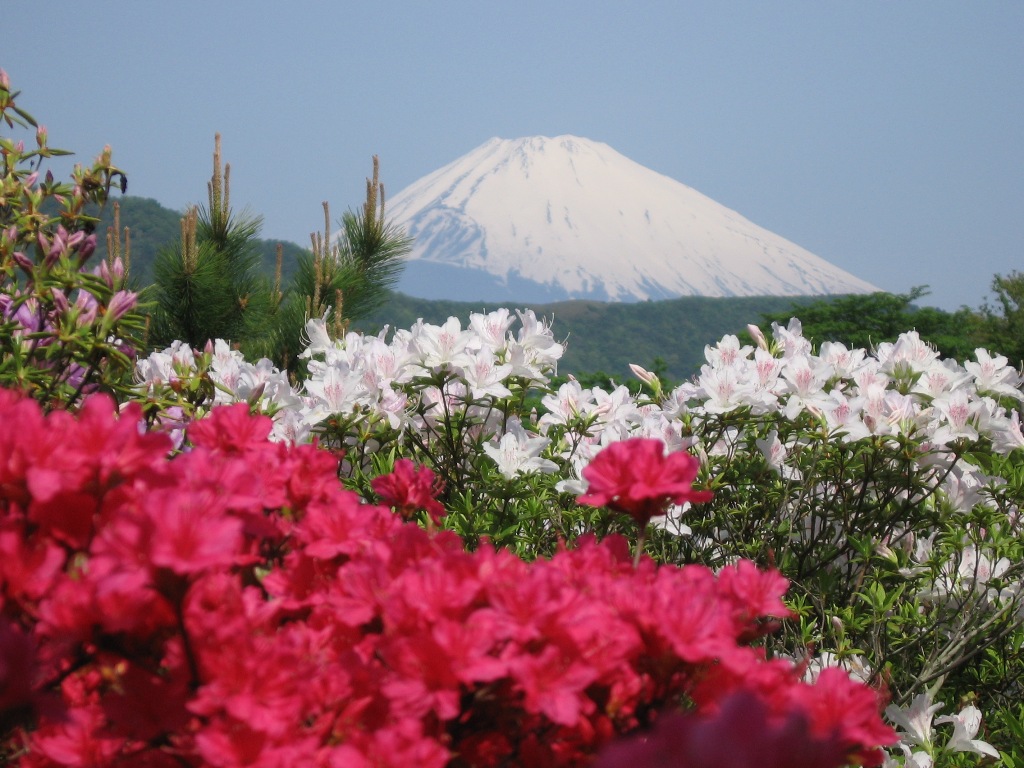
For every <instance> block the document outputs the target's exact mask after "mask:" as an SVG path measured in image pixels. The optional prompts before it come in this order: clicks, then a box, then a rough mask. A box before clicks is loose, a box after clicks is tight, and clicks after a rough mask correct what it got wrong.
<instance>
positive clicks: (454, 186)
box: [388, 136, 878, 303]
mask: <svg viewBox="0 0 1024 768" xmlns="http://www.w3.org/2000/svg"><path fill="white" fill-rule="evenodd" d="M388 217H389V219H390V220H391V221H393V222H394V223H395V224H397V225H399V226H401V227H403V228H404V229H405V232H406V234H408V235H410V236H411V237H412V238H413V249H412V252H411V254H410V255H409V257H408V261H407V263H406V266H405V269H404V271H403V274H402V277H401V278H400V280H399V282H398V285H397V289H398V290H399V291H401V292H403V293H406V294H408V295H411V296H416V297H419V298H425V299H459V300H469V301H476V300H482V301H488V302H502V301H515V302H528V303H547V302H552V301H561V300H564V299H570V298H571V299H583V298H586V299H596V300H600V301H642V300H646V299H667V298H675V297H679V296H799V295H823V294H845V293H868V292H872V291H876V290H878V289H877V288H875V287H874V286H873V285H871V284H870V283H867V282H865V281H864V280H861V279H859V278H857V277H854V276H853V275H851V274H849V273H847V272H844V271H843V270H841V269H839V268H838V267H835V266H834V265H832V264H830V263H828V262H827V261H825V260H824V259H821V258H819V257H817V256H815V255H814V254H812V253H810V252H809V251H806V250H804V249H803V248H801V247H800V246H798V245H795V244H793V243H791V242H789V241H788V240H786V239H784V238H782V237H779V236H778V235H775V234H773V233H771V232H769V231H768V230H766V229H764V228H762V227H759V226H757V225H756V224H753V223H751V222H750V221H748V220H747V219H745V218H743V217H742V216H741V215H740V214H738V213H736V212H735V211H732V210H730V209H728V208H726V207H725V206H723V205H720V204H719V203H716V202H715V201H714V200H712V199H710V198H709V197H706V196H705V195H702V194H701V193H700V192H697V191H696V190H694V189H692V188H690V187H688V186H686V185H685V184H682V183H680V182H678V181H675V180H674V179H671V178H669V177H667V176H663V175H662V174H660V173H657V172H655V171H652V170H650V169H649V168H645V167H644V166H642V165H640V164H639V163H636V162H634V161H632V160H630V159H629V158H627V157H624V156H623V155H621V154H619V153H618V152H616V151H615V150H614V149H612V148H611V147H609V146H608V145H607V144H602V143H600V142H597V141H590V140H588V139H583V138H578V137H575V136H558V137H555V138H547V137H543V136H534V137H529V138H523V139H515V140H508V139H498V138H494V139H491V140H490V141H487V142H486V143H484V144H482V145H481V146H479V147H477V148H476V149H474V150H473V151H472V152H470V153H468V154H466V155H464V156H462V157H460V158H459V159H458V160H455V161H454V162H452V163H449V164H448V165H446V166H444V167H443V168H440V169H439V170H437V171H434V172H433V173H431V174H429V175H427V176H424V177H423V178H422V179H420V180H419V181H416V182H414V183H413V184H411V185H410V186H408V187H406V188H405V189H403V190H402V191H401V192H400V193H398V195H396V196H395V197H394V199H393V200H391V201H390V203H389V204H388Z"/></svg>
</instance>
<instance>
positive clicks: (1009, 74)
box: [0, 0, 1024, 309]
mask: <svg viewBox="0 0 1024 768" xmlns="http://www.w3.org/2000/svg"><path fill="white" fill-rule="evenodd" d="M1022 40H1024V3H1021V2H1019V0H1013V1H1012V2H1000V1H999V0H986V2H980V3H967V2H945V1H943V0H930V1H929V2H917V1H915V0H901V2H874V1H873V0H864V2H856V3H852V2H849V3H838V2H820V1H818V0H816V1H815V2H793V1H787V2H780V3H765V2H763V0H750V1H749V2H747V1H743V0H734V1H729V0H722V1H721V2H718V1H715V2H712V1H711V0H708V1H707V2H681V1H680V0H673V1H671V2H653V1H651V2H644V1H643V0H637V1H635V2H630V3H625V2H620V3H610V2H601V1H600V0H588V1H586V2H575V1H572V0H570V1H566V2H535V1H534V0H520V2H517V3H487V2H479V1H477V2H456V1H453V0H434V1H433V2H430V3H413V2H406V3H398V2H384V1H379V2H373V3H346V2H314V1H313V0H292V2H288V3H284V2H280V0H278V1H277V2H268V1H264V0H248V1H247V2H242V1H241V0H230V1H229V0H221V1H220V2H209V0H202V1H198V0H178V1H177V2H174V3H156V2H140V1H139V0H117V1H115V0H90V2H88V3H57V2H49V3H46V2H39V0H5V2H4V10H3V26H2V28H0V67H3V68H4V69H5V70H6V71H7V72H8V74H9V75H10V77H11V80H12V85H13V86H14V87H15V88H16V89H21V90H22V91H23V96H22V99H21V101H20V104H21V105H22V106H24V107H25V108H27V109H29V111H31V112H33V114H35V116H36V117H37V118H38V119H39V120H40V122H42V123H44V124H45V125H46V126H47V127H48V129H49V132H50V137H51V144H53V145H54V146H58V147H63V148H66V149H71V150H74V151H75V152H76V153H77V155H78V156H79V158H80V159H82V160H86V161H88V160H90V159H91V158H92V157H93V156H94V155H95V154H97V153H98V152H99V151H100V150H101V149H102V147H103V145H104V144H110V145H111V146H112V147H113V150H114V160H115V162H116V163H117V164H118V165H120V166H121V167H122V168H123V169H124V170H125V171H126V172H127V174H128V178H129V193H130V194H136V195H142V196H146V197H153V198H156V199H157V200H159V201H160V202H161V203H163V204H164V205H167V206H169V207H172V208H176V209H179V210H180V209H184V207H185V206H186V205H188V204H189V203H193V202H202V201H203V200H204V199H205V194H206V191H205V190H206V181H207V179H208V178H209V175H210V167H211V166H210V163H211V159H210V157H211V152H212V149H213V135H214V133H215V132H217V131H219V132H220V133H221V134H222V136H223V147H224V156H225V159H226V160H227V161H228V162H230V163H231V166H232V171H231V173H232V202H233V203H234V204H235V205H236V206H237V207H241V206H245V205H248V206H249V208H250V210H251V211H252V212H255V213H259V214H262V215H263V217H264V228H263V235H264V236H265V237H269V238H282V239H288V240H293V241H295V242H299V243H300V244H303V245H304V244H306V243H308V237H309V233H310V232H311V231H313V230H317V229H320V228H321V227H322V220H323V216H322V209H321V206H320V203H321V201H322V200H328V201H330V202H331V205H332V211H333V214H334V218H337V217H338V216H339V215H340V214H341V213H342V212H343V211H344V210H345V209H346V208H354V207H356V206H357V205H359V203H360V202H361V200H362V198H363V194H364V184H365V182H364V179H365V177H366V176H367V175H368V173H369V171H370V158H371V156H372V155H373V154H379V155H380V158H381V172H382V179H383V181H384V183H385V185H386V187H387V188H388V190H390V193H391V194H394V193H396V192H398V190H400V189H401V188H403V187H404V186H406V185H407V184H409V183H411V182H413V181H415V180H416V179H418V178H419V177H420V176H423V175H424V174H426V173H429V172H430V171H433V170H435V169H437V168H438V167H440V166H442V165H444V164H446V163H448V162H450V161H452V160H454V159H455V158H457V157H459V156H461V155H463V154H465V153H466V152H468V151H470V150H471V149H473V148H475V147H476V146H477V145H479V144H481V143H483V142H484V141H486V140H487V139H489V138H491V137H493V136H500V137H503V138H518V137H521V136H528V135H536V134H541V135H548V136H555V135H560V134H566V133H568V134H575V135H578V136H584V137H587V138H590V139H595V140H598V141H603V142H606V143H608V144H610V145H611V146H612V147H614V148H615V149H616V150H618V151H619V152H621V153H622V154H624V155H626V156H627V157H629V158H631V159H633V160H636V161H637V162H639V163H642V164H643V165H646V166H648V167H649V168H652V169H654V170H656V171H659V172H660V173H664V174H666V175H668V176H671V177H672V178H675V179H677V180H679V181H681V182H683V183H685V184H688V185H689V186H691V187H694V188H696V189H697V190H699V191H701V192H703V193H704V194H706V195H708V196H710V197H712V198H714V199H715V200H717V201H718V202H720V203H722V204H724V205H726V206H729V207H730V208H733V209H735V210H737V211H739V212H740V213H741V214H742V215H744V216H746V217H747V218H748V219H750V220H752V221H754V222H755V223H757V224H760V225H761V226H764V227H766V228H768V229H770V230H772V231H774V232H776V233H778V234H780V235H782V236H784V237H786V238H788V239H790V240H792V241H793V242H795V243H797V244H799V245H801V246H803V247H805V248H807V249H808V250H810V251H812V252H813V253H816V254H817V255H819V256H821V257H822V258H824V259H827V260H828V261H831V262H832V263H834V264H836V265H838V266H840V267H842V268H844V269H846V270H848V271H850V272H853V273H854V274H856V275H858V276H859V277H862V278H864V279H866V280H869V281H871V282H873V283H874V284H876V285H878V286H880V287H882V288H884V289H886V290H890V291H894V292H901V291H906V290H909V289H910V288H911V287H912V286H915V285H923V284H927V285H930V286H931V291H932V295H931V296H930V297H929V299H928V300H927V303H932V304H934V305H936V306H940V307H943V308H946V309H953V308H956V307H958V306H960V305H964V304H966V305H968V306H971V307H977V306H979V305H980V304H981V303H982V301H984V300H985V298H986V297H987V296H988V289H989V285H990V283H991V279H992V276H993V275H994V274H995V273H1002V274H1005V273H1008V272H1010V271H1012V270H1015V269H1018V270H1024V251H1022V243H1024V45H1022V43H1021V41H1022ZM57 167H58V168H59V166H57Z"/></svg>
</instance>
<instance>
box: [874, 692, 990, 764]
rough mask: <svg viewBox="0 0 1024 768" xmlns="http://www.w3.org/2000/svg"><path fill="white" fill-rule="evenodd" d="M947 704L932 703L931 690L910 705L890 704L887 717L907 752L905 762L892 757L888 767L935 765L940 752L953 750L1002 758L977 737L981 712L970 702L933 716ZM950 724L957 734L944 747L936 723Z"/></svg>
mask: <svg viewBox="0 0 1024 768" xmlns="http://www.w3.org/2000/svg"><path fill="white" fill-rule="evenodd" d="M943 706H944V705H943V704H942V703H941V702H939V703H935V704H933V703H932V696H931V694H929V693H922V694H919V695H918V696H916V697H915V698H914V700H913V701H912V702H911V703H910V705H909V706H907V707H898V706H896V705H895V704H890V705H889V706H888V707H887V708H886V710H885V716H886V717H887V718H888V719H889V721H890V722H892V724H893V725H895V726H896V727H897V728H899V731H898V735H899V737H900V743H899V745H898V746H899V748H900V750H901V751H902V752H903V762H902V763H901V762H900V761H899V760H898V759H896V758H894V757H892V756H890V757H889V758H888V759H887V760H886V761H885V764H884V766H885V768H898V767H899V766H901V765H902V766H905V767H906V768H911V767H912V768H931V766H932V764H933V762H934V759H933V755H935V754H936V752H937V751H940V752H945V753H950V752H972V753H974V754H976V755H986V756H988V757H994V758H996V759H999V757H1000V755H999V750H997V749H996V748H995V747H993V746H992V745H991V744H989V743H988V742H987V741H983V740H981V739H977V738H975V736H977V735H978V729H979V728H980V727H981V711H980V710H979V709H978V708H977V707H975V706H973V705H968V706H966V707H964V708H963V709H962V710H960V711H959V712H958V713H957V714H955V715H944V716H942V717H937V718H935V722H934V724H933V723H932V718H933V717H934V716H935V713H936V712H938V711H939V710H940V709H942V707H943ZM943 723H948V724H950V725H952V726H953V733H952V734H950V736H949V739H948V741H947V742H946V745H945V747H943V748H940V747H938V745H937V744H936V741H935V733H934V726H935V725H940V724H943Z"/></svg>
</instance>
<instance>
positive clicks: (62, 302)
mask: <svg viewBox="0 0 1024 768" xmlns="http://www.w3.org/2000/svg"><path fill="white" fill-rule="evenodd" d="M51 293H52V294H53V306H54V307H55V308H56V309H57V311H58V312H60V313H62V314H63V313H65V312H67V311H68V309H69V307H70V305H69V304H68V297H67V296H66V295H65V294H64V291H62V290H61V289H60V288H54V289H53V291H52V292H51Z"/></svg>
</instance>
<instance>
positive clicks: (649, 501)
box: [576, 437, 712, 528]
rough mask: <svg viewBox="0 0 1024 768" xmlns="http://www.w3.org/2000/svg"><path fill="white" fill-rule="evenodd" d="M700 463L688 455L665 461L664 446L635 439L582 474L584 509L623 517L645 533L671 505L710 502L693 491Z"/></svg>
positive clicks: (614, 445) (677, 454)
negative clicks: (601, 509) (599, 509)
mask: <svg viewBox="0 0 1024 768" xmlns="http://www.w3.org/2000/svg"><path fill="white" fill-rule="evenodd" d="M698 469H699V462H698V461H697V459H695V458H694V457H693V456H691V455H690V454H688V453H686V452H684V451H677V452H675V453H670V454H668V455H667V456H666V455H665V444H664V443H662V442H661V441H660V440H656V439H649V438H642V437H635V438H631V439H629V440H622V441H619V442H616V443H612V444H611V445H609V446H608V447H607V448H605V449H604V450H602V451H601V452H600V453H599V454H597V456H595V457H594V458H593V460H592V461H591V462H590V464H589V465H587V466H586V467H585V468H584V469H583V477H584V479H586V481H587V483H588V484H589V485H588V488H587V492H586V493H584V494H582V495H581V496H579V497H577V499H576V500H577V501H578V502H579V503H580V504H589V505H590V506H592V507H608V508H610V509H614V510H615V511H616V512H625V513H626V514H627V515H629V516H630V517H632V518H633V519H634V520H636V521H637V523H638V524H639V525H640V527H641V528H643V527H645V526H646V525H647V523H648V521H649V520H650V519H651V518H652V517H655V516H657V515H663V514H665V511H666V510H667V508H668V506H669V505H670V504H683V503H685V502H702V501H710V500H711V495H712V494H711V491H695V490H693V481H694V480H696V479H697V471H698Z"/></svg>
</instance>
